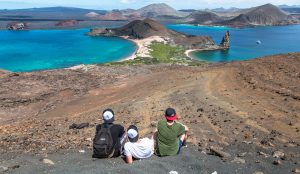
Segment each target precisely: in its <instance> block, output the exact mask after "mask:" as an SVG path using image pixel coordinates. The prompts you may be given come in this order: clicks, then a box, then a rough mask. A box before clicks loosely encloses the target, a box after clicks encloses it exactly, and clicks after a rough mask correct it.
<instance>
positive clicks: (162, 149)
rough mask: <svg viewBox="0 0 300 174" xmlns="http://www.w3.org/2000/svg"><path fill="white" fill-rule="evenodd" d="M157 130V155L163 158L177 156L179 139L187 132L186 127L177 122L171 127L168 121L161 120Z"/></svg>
mask: <svg viewBox="0 0 300 174" xmlns="http://www.w3.org/2000/svg"><path fill="white" fill-rule="evenodd" d="M157 130H158V135H157V148H158V149H157V150H158V151H157V153H158V154H159V155H161V156H171V155H176V154H177V152H178V150H179V137H180V136H181V135H182V134H183V133H184V132H185V128H184V126H183V125H182V124H180V123H177V122H174V124H173V125H171V126H170V125H168V123H167V121H162V120H161V121H159V122H158V125H157Z"/></svg>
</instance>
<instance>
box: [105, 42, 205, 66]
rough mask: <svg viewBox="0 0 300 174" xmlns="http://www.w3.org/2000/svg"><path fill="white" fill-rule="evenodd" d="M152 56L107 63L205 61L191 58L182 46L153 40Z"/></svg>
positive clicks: (186, 62) (181, 63)
mask: <svg viewBox="0 0 300 174" xmlns="http://www.w3.org/2000/svg"><path fill="white" fill-rule="evenodd" d="M149 50H150V51H149V53H150V56H151V57H137V58H135V59H134V60H126V61H122V62H112V63H107V65H137V64H147V65H151V64H159V63H167V64H180V65H187V66H201V65H204V64H206V63H205V62H202V61H198V60H194V59H191V58H189V57H187V56H186V55H185V49H184V48H183V47H180V46H176V45H170V44H164V43H160V42H153V43H152V44H151V45H149Z"/></svg>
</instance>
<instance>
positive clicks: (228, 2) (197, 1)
mask: <svg viewBox="0 0 300 174" xmlns="http://www.w3.org/2000/svg"><path fill="white" fill-rule="evenodd" d="M152 3H166V4H168V5H170V6H172V7H173V8H175V9H205V8H219V7H224V8H230V7H238V8H248V7H254V6H259V5H263V4H266V3H272V4H274V5H282V4H287V5H300V0H0V9H20V8H33V7H53V6H67V7H80V8H90V9H102V10H111V9H125V8H133V9H138V8H141V7H143V6H146V5H148V4H152Z"/></svg>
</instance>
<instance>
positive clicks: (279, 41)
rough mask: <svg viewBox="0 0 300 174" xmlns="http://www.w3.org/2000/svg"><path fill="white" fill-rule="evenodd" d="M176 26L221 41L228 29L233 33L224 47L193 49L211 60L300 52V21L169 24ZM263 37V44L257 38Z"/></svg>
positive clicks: (218, 60)
mask: <svg viewBox="0 0 300 174" xmlns="http://www.w3.org/2000/svg"><path fill="white" fill-rule="evenodd" d="M168 28H169V29H173V30H176V31H179V32H182V33H185V34H190V35H208V36H211V37H212V38H213V40H214V41H215V43H216V44H220V42H221V40H222V37H223V36H224V34H225V32H226V31H227V30H229V31H230V34H231V47H230V49H229V50H225V51H224V50H222V51H202V52H193V53H192V55H193V57H194V58H198V59H202V60H206V61H210V62H228V61H238V60H247V59H250V58H257V57H261V56H266V55H273V54H280V53H289V52H300V25H289V26H274V27H256V28H244V29H237V28H227V27H207V26H192V25H168ZM257 41H260V42H261V44H257V43H256V42H257Z"/></svg>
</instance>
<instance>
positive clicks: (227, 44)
mask: <svg viewBox="0 0 300 174" xmlns="http://www.w3.org/2000/svg"><path fill="white" fill-rule="evenodd" d="M220 47H222V48H224V49H227V48H229V47H230V33H229V31H227V32H226V33H225V35H224V37H223V39H222V41H221V44H220Z"/></svg>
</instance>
